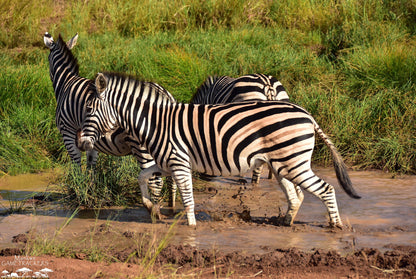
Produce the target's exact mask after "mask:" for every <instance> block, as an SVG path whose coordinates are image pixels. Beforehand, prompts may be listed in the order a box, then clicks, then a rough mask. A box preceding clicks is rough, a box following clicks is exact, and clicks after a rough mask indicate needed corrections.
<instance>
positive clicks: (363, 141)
mask: <svg viewBox="0 0 416 279" xmlns="http://www.w3.org/2000/svg"><path fill="white" fill-rule="evenodd" d="M1 3H2V5H0V6H1V8H0V10H1V11H2V13H1V15H0V19H1V20H2V22H5V24H3V25H1V26H0V29H1V32H0V34H1V35H0V47H1V48H2V51H1V54H0V65H2V69H3V70H2V71H1V72H0V121H1V123H0V129H1V133H0V143H2V144H1V145H0V171H1V172H3V173H12V174H15V173H23V172H33V171H38V170H41V169H44V168H49V167H51V166H53V165H54V164H56V163H58V164H62V163H63V162H67V161H68V157H67V155H66V154H67V153H66V151H65V149H64V147H63V143H62V140H61V136H60V135H59V133H58V131H57V129H56V126H55V123H54V112H55V98H54V92H53V89H52V84H51V82H50V79H49V67H48V61H47V57H48V54H49V51H48V50H47V49H46V47H44V45H43V34H44V32H45V31H49V32H50V33H51V34H52V35H53V36H54V37H55V38H57V36H58V33H62V35H63V37H64V39H68V38H70V37H72V36H73V35H74V34H75V33H77V32H78V33H79V40H78V44H77V46H76V47H75V48H74V49H73V53H74V55H75V56H76V57H77V58H78V61H79V64H80V74H81V75H82V76H84V77H87V78H91V79H92V78H94V76H95V75H96V73H97V72H100V71H115V72H123V73H128V74H133V75H136V76H139V77H141V78H142V79H144V80H150V81H154V82H157V83H159V84H161V85H162V86H164V87H165V88H166V89H168V90H169V91H170V92H171V93H172V94H173V95H174V96H175V98H177V99H178V100H179V101H183V102H187V101H189V100H190V98H191V96H192V94H193V93H194V92H195V90H196V89H197V88H198V86H199V85H200V84H201V83H202V82H203V81H204V80H205V78H206V77H207V76H208V75H213V74H217V75H229V76H240V75H244V74H248V73H255V72H258V73H266V74H271V75H274V76H276V77H277V78H278V79H279V80H280V81H281V82H282V83H283V85H284V86H285V87H286V89H287V91H288V93H289V95H290V97H291V99H292V101H294V102H296V103H298V104H301V105H302V106H304V107H305V108H306V109H307V110H309V111H310V112H311V113H312V115H313V116H314V117H315V118H316V119H317V120H318V122H319V124H320V125H321V126H322V128H323V129H324V131H326V132H327V133H329V134H330V135H331V138H332V140H333V141H334V142H335V144H336V145H337V146H338V147H339V148H340V151H341V152H342V154H343V156H344V157H345V158H346V160H347V161H348V162H349V163H350V164H354V165H356V166H357V167H376V168H382V169H385V170H388V171H394V172H409V173H415V172H416V166H415V165H416V163H415V160H414V157H415V155H414V150H416V140H415V137H412V136H411V135H414V134H416V131H415V129H416V128H415V125H414V121H415V120H414V119H415V113H416V106H415V105H414V104H415V103H416V100H415V98H416V86H415V82H414V78H413V76H414V74H415V69H416V64H415V63H414V61H416V50H415V49H416V47H415V46H416V39H415V31H416V29H415V24H414V16H415V15H416V4H415V2H414V1H382V2H380V1H378V0H368V1H358V0H351V1H335V0H317V1H306V0H305V1H303V0H297V1H288V0H283V1H268V0H264V1H263V0H262V1H250V0H247V1H245V0H233V1H224V0H209V1H204V2H198V1H194V0H186V1H176V0H175V1H167V2H166V1H163V0H158V1H153V0H149V1H143V2H141V5H137V3H136V2H134V1H131V0H123V1H116V2H108V1H102V0H92V1H88V3H87V2H85V1H74V2H71V3H69V2H65V3H61V2H50V1H40V2H37V3H36V5H35V4H33V3H32V2H30V1H17V2H12V1H2V2H1ZM59 3H60V4H59ZM12 14H13V17H12V16H11V15H12ZM23 18H25V20H19V19H23ZM316 154H317V156H315V160H318V162H321V163H322V162H326V161H327V160H328V158H330V156H328V155H329V154H328V153H327V152H326V151H325V148H323V149H322V150H321V149H320V145H319V143H318V150H317V151H316Z"/></svg>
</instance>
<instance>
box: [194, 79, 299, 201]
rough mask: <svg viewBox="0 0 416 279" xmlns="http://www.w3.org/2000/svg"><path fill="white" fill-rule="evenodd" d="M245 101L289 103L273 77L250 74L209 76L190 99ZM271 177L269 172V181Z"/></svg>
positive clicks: (256, 177)
mask: <svg viewBox="0 0 416 279" xmlns="http://www.w3.org/2000/svg"><path fill="white" fill-rule="evenodd" d="M246 101H289V96H288V94H287V92H286V89H285V88H284V87H283V85H282V83H281V82H280V81H278V80H277V79H276V78H275V77H273V76H269V75H264V74H250V75H244V76H241V77H238V78H232V77H229V76H219V77H218V76H210V77H208V78H207V79H206V80H205V82H204V83H203V84H202V85H201V86H200V87H199V88H198V89H197V92H196V93H195V94H194V95H193V96H192V98H191V103H193V104H207V105H208V104H227V103H233V102H246ZM261 171H262V166H260V167H258V168H256V169H255V170H253V176H252V179H251V182H252V183H255V184H258V183H259V181H260V175H261ZM272 175H273V174H272V172H271V170H270V172H269V179H271V178H272ZM301 199H302V200H303V197H302V198H301Z"/></svg>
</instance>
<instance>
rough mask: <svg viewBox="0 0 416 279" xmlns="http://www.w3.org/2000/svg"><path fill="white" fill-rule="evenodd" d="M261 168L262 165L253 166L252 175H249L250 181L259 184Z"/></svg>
mask: <svg viewBox="0 0 416 279" xmlns="http://www.w3.org/2000/svg"><path fill="white" fill-rule="evenodd" d="M262 169H263V165H261V166H259V167H258V168H255V169H254V170H253V176H252V177H251V183H253V184H259V182H260V176H261V171H262Z"/></svg>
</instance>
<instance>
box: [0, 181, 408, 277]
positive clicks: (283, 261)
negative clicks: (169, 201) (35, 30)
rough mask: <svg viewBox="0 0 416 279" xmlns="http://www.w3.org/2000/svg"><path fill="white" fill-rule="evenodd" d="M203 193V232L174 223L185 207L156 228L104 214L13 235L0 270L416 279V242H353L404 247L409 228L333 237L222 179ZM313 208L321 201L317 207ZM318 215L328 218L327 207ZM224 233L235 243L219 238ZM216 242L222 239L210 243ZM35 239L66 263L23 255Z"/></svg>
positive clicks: (274, 201) (143, 216)
mask: <svg viewBox="0 0 416 279" xmlns="http://www.w3.org/2000/svg"><path fill="white" fill-rule="evenodd" d="M197 184H198V185H196V187H195V189H196V190H195V193H194V194H195V201H196V202H195V203H196V213H197V214H196V216H197V228H189V227H188V226H186V222H185V220H184V219H183V218H182V219H181V218H179V221H177V220H178V219H177V218H178V215H176V217H175V214H176V213H179V212H181V209H180V208H178V209H176V211H175V214H172V213H171V210H170V209H169V208H167V207H165V208H163V209H162V213H163V214H164V215H165V216H166V217H165V219H163V220H160V221H157V222H156V223H152V219H151V218H150V217H149V216H148V215H147V213H146V212H145V211H144V209H143V208H142V207H140V206H138V207H133V208H127V209H121V210H119V211H117V213H116V214H114V211H111V210H108V211H105V210H103V211H101V212H100V216H99V217H97V218H95V219H94V218H90V219H88V218H85V219H82V218H79V219H78V218H76V219H74V220H73V221H72V223H71V224H70V225H68V227H67V228H65V230H63V232H62V233H61V234H60V235H59V236H57V235H56V234H55V235H54V236H52V237H51V236H50V235H49V236H47V234H45V233H44V232H43V231H41V229H40V226H39V223H38V226H37V227H32V228H31V229H30V230H29V231H26V232H20V233H16V234H15V235H13V237H12V238H11V241H10V245H9V248H4V249H2V250H0V268H1V271H3V270H7V271H8V272H13V271H17V270H18V269H19V268H22V267H27V268H30V269H31V270H32V273H30V275H31V276H32V274H34V273H33V272H34V271H39V270H41V269H42V268H45V267H46V268H48V269H50V270H52V272H49V273H48V274H47V275H48V276H49V278H144V277H146V278H148V277H152V278H179V277H180V278H182V277H184V278H416V247H415V245H413V243H414V242H412V243H410V245H403V244H397V243H394V242H393V243H390V244H389V243H384V245H383V246H380V245H377V247H372V248H366V247H360V246H359V245H357V244H356V243H355V239H356V238H360V237H363V236H368V235H370V234H371V233H383V234H390V235H394V236H396V235H397V237H398V239H399V238H402V239H403V237H404V236H405V235H406V233H413V231H414V227H412V225H406V224H405V225H401V226H399V225H397V226H389V225H387V226H383V227H377V226H376V227H372V226H369V225H356V226H354V227H353V225H351V224H346V225H345V226H344V229H343V230H340V229H332V228H329V227H328V226H327V220H325V219H319V215H318V217H316V216H315V215H313V216H312V219H314V220H313V221H308V220H306V221H305V217H304V216H305V214H304V216H302V215H300V216H298V218H297V221H296V222H295V224H294V225H293V226H292V227H284V226H282V225H281V221H282V219H283V217H284V216H283V215H284V214H283V213H284V210H283V209H284V208H285V199H284V196H283V193H282V192H281V191H279V190H274V191H271V190H270V189H269V188H267V187H256V186H253V185H251V184H239V183H238V180H233V181H231V180H226V179H225V180H224V179H222V180H219V181H216V182H200V181H199V182H197ZM312 203H313V204H319V203H320V202H319V200H317V199H316V198H315V199H312ZM179 204H180V202H179ZM341 204H342V201H341ZM350 206H353V201H351V202H350ZM303 207H307V205H306V204H304V205H303ZM307 210H308V209H306V211H307ZM319 210H322V215H323V214H324V212H323V211H324V208H323V207H321V208H320V209H319ZM319 210H318V211H319ZM411 210H413V209H411ZM39 212H41V210H38V214H39ZM87 215H88V214H87ZM179 215H180V214H179ZM109 216H116V217H111V218H110V217H109ZM341 216H342V214H341ZM85 220H89V221H88V222H89V223H86V221H85ZM109 220H110V221H109ZM175 222H178V223H177V224H175ZM45 227H46V226H45ZM233 233H235V235H234V236H233ZM252 233H254V235H255V236H254V237H253V236H252ZM401 233H403V234H401ZM226 234H231V237H230V238H219V237H218V236H222V235H226ZM244 234H246V237H244ZM256 234H257V238H256ZM268 234H271V235H278V236H282V237H285V238H283V239H285V241H286V239H291V238H296V237H297V238H299V235H301V236H305V237H306V241H307V242H310V244H309V246H308V247H310V248H305V246H302V245H300V246H301V247H297V245H296V243H292V242H288V243H283V242H282V243H275V242H274V241H273V242H270V243H267V240H266V242H265V243H266V244H264V243H263V242H262V240H264V239H266V238H267V237H268ZM311 234H319V235H324V236H326V237H327V238H329V239H331V241H332V239H347V240H348V241H344V240H342V241H337V242H342V245H341V246H336V247H338V248H336V249H332V248H331V247H332V246H331V245H329V244H328V245H326V244H325V243H324V244H322V243H319V242H315V243H314V241H316V240H314V239H313V238H308V235H311ZM210 235H211V236H212V237H213V238H214V239H215V238H217V239H216V240H215V241H213V240H212V239H213V238H210ZM48 237H49V238H48ZM193 237H195V238H198V237H199V238H203V239H206V243H205V244H204V243H201V242H198V241H197V242H193V241H192V238H193ZM233 238H234V239H233ZM44 239H49V240H48V241H45V240H44ZM39 240H42V241H44V242H41V243H44V245H47V244H48V243H54V245H55V247H56V248H55V250H54V254H55V255H57V254H59V249H61V250H62V254H63V255H65V257H55V256H48V255H42V254H43V253H41V252H40V253H39V254H41V255H39V256H30V257H28V256H24V255H25V254H26V253H27V252H30V254H31V255H33V254H37V253H34V251H35V248H34V247H36V246H35V245H34V243H38V245H39ZM234 240H235V241H236V242H235V243H236V244H235V245H234V244H233V243H231V244H230V241H234ZM253 241H254V242H253ZM256 241H257V242H256ZM331 241H329V242H328V243H331ZM60 243H62V244H63V245H62V246H60V245H59V244H60ZM195 243H196V244H195ZM298 243H300V242H298ZM337 245H338V244H337ZM375 246H376V245H375ZM325 247H327V248H325ZM339 247H340V248H339ZM38 249H39V248H38ZM45 251H49V250H45ZM48 253H51V251H49V252H48Z"/></svg>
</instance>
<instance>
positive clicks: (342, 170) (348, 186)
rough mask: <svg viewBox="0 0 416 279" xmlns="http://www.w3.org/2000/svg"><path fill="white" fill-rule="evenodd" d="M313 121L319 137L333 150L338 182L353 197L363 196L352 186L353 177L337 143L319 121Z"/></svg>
mask: <svg viewBox="0 0 416 279" xmlns="http://www.w3.org/2000/svg"><path fill="white" fill-rule="evenodd" d="M313 122H314V127H315V131H316V132H317V133H318V135H319V137H320V138H321V139H322V140H323V141H324V142H325V144H326V146H328V148H329V150H331V154H332V159H333V160H334V169H335V173H336V175H337V179H338V183H339V184H340V185H341V186H342V188H343V189H344V191H345V192H346V193H347V194H348V195H349V196H350V197H351V198H354V199H360V198H361V197H360V196H359V195H358V194H357V192H356V191H355V190H354V188H353V186H352V182H351V179H350V177H349V175H348V173H347V166H346V165H345V163H344V161H343V160H342V157H341V154H339V152H338V150H337V148H336V147H335V145H334V144H333V143H332V141H331V140H330V139H329V138H328V136H327V135H325V133H324V132H323V131H322V129H321V127H319V125H318V123H316V121H315V120H313Z"/></svg>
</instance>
